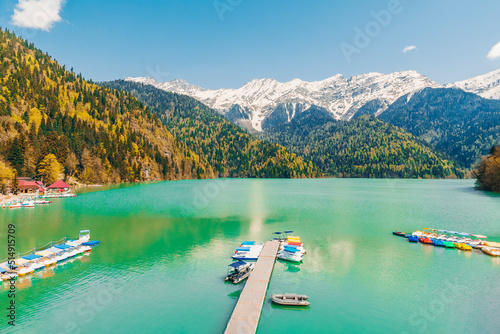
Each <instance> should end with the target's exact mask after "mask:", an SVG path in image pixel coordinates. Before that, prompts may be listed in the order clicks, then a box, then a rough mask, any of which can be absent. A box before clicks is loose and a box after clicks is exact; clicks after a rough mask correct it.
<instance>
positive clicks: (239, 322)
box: [224, 240, 280, 334]
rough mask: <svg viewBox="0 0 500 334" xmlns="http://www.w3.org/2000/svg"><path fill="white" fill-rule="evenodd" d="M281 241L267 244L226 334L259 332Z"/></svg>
mask: <svg viewBox="0 0 500 334" xmlns="http://www.w3.org/2000/svg"><path fill="white" fill-rule="evenodd" d="M279 247H280V243H279V241H276V240H272V241H268V242H266V244H265V245H264V248H263V249H262V251H261V253H260V255H259V259H258V260H257V263H256V264H255V267H254V269H253V271H252V273H251V274H250V277H249V278H248V280H247V282H246V283H245V287H244V288H243V291H242V292H241V295H240V298H239V299H238V302H237V303H236V307H235V308H234V310H233V314H232V315H231V319H229V322H228V324H227V327H226V330H225V331H224V334H250V333H255V332H256V331H257V326H258V325H259V319H260V314H261V312H262V305H263V304H264V300H265V298H266V292H267V286H268V285H269V280H270V279H271V274H272V272H273V268H274V263H275V262H276V255H277V254H278V250H279Z"/></svg>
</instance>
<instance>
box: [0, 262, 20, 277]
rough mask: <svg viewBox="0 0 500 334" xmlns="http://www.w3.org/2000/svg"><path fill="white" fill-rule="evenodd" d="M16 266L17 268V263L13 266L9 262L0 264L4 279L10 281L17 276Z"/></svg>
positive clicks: (1, 275) (1, 274)
mask: <svg viewBox="0 0 500 334" xmlns="http://www.w3.org/2000/svg"><path fill="white" fill-rule="evenodd" d="M15 268H17V266H16V265H13V266H12V267H11V266H10V265H9V264H8V263H7V262H4V263H2V264H0V277H2V281H9V280H11V279H13V278H16V277H17V273H16V272H15V271H14V269H15Z"/></svg>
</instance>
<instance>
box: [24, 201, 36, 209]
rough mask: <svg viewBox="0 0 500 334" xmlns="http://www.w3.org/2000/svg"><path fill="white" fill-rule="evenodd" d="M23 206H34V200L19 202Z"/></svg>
mask: <svg viewBox="0 0 500 334" xmlns="http://www.w3.org/2000/svg"><path fill="white" fill-rule="evenodd" d="M21 205H22V206H23V208H34V207H35V202H34V201H24V202H22V203H21Z"/></svg>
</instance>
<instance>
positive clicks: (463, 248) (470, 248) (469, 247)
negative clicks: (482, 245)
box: [455, 243, 472, 251]
mask: <svg viewBox="0 0 500 334" xmlns="http://www.w3.org/2000/svg"><path fill="white" fill-rule="evenodd" d="M455 247H456V248H458V249H461V250H463V251H471V250H472V247H471V246H469V245H466V244H463V243H458V244H455Z"/></svg>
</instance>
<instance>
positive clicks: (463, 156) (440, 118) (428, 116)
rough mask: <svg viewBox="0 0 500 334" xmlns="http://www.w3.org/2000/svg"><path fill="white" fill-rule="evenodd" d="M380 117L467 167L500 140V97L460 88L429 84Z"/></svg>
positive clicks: (404, 98)
mask: <svg viewBox="0 0 500 334" xmlns="http://www.w3.org/2000/svg"><path fill="white" fill-rule="evenodd" d="M379 118H380V119H381V120H383V121H385V122H388V123H391V124H393V125H396V126H398V127H400V128H402V129H404V130H406V131H408V132H410V133H411V134H413V135H415V136H417V137H419V138H420V139H422V140H424V141H425V142H427V143H428V144H429V145H431V146H432V147H434V148H435V149H436V150H438V151H440V152H443V153H445V154H446V155H447V156H449V157H451V158H452V159H454V160H455V161H457V162H458V163H460V164H461V165H462V167H465V168H467V169H470V168H473V167H474V166H475V165H476V164H477V163H478V162H480V160H481V156H484V155H486V154H487V153H488V151H489V150H490V148H491V147H492V146H494V145H498V144H500V101H499V100H490V99H485V98H482V97H480V96H478V95H475V94H472V93H467V92H464V91H463V90H460V89H455V88H453V89H449V88H448V89H446V88H425V89H423V90H421V91H419V92H416V93H413V94H410V95H407V96H403V97H401V98H399V99H398V100H397V101H396V102H394V103H393V104H392V105H391V106H389V108H388V109H387V110H386V111H384V112H383V113H382V114H381V115H380V116H379Z"/></svg>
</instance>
